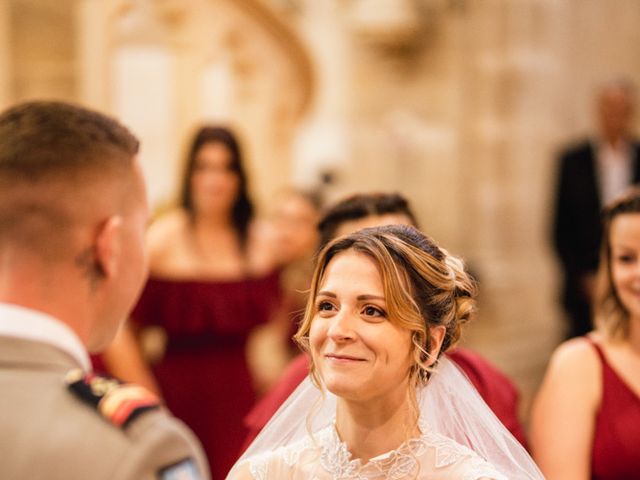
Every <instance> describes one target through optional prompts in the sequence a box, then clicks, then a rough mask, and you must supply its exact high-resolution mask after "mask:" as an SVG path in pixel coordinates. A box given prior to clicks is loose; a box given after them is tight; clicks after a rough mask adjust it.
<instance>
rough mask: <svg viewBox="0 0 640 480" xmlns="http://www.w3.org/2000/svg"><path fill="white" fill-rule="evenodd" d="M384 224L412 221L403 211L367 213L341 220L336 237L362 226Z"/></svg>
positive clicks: (401, 223)
mask: <svg viewBox="0 0 640 480" xmlns="http://www.w3.org/2000/svg"><path fill="white" fill-rule="evenodd" d="M384 225H413V222H412V221H411V219H410V218H409V217H408V216H406V215H405V214H404V213H384V214H382V215H369V216H368V217H363V218H357V219H355V220H347V221H345V222H342V223H341V224H340V226H339V227H338V228H337V230H336V237H339V236H341V235H348V234H350V233H353V232H357V231H358V230H362V229H363V228H369V227H382V226H384Z"/></svg>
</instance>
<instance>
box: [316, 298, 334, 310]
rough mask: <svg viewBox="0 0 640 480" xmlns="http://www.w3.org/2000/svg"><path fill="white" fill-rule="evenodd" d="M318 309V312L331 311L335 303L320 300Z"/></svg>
mask: <svg viewBox="0 0 640 480" xmlns="http://www.w3.org/2000/svg"><path fill="white" fill-rule="evenodd" d="M316 310H317V311H318V312H329V311H331V310H333V304H332V303H331V302H327V301H324V300H323V301H320V302H318V304H317V305H316Z"/></svg>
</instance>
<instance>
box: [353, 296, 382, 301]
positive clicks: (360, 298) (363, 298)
mask: <svg viewBox="0 0 640 480" xmlns="http://www.w3.org/2000/svg"><path fill="white" fill-rule="evenodd" d="M356 300H385V298H384V297H381V296H380V295H358V296H357V297H356Z"/></svg>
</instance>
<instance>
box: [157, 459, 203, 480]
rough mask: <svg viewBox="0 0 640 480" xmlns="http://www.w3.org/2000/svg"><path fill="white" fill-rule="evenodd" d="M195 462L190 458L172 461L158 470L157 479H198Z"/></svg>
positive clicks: (198, 474) (199, 477)
mask: <svg viewBox="0 0 640 480" xmlns="http://www.w3.org/2000/svg"><path fill="white" fill-rule="evenodd" d="M201 478H202V477H201V476H200V473H199V472H198V468H197V467H196V464H195V463H194V462H193V460H191V459H190V458H187V459H186V460H182V461H181V462H178V463H174V464H173V465H169V466H168V467H165V468H163V469H162V470H160V471H159V472H158V479H159V480H200V479H201Z"/></svg>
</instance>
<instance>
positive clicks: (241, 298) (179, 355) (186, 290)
mask: <svg viewBox="0 0 640 480" xmlns="http://www.w3.org/2000/svg"><path fill="white" fill-rule="evenodd" d="M252 217H253V206H252V203H251V201H250V199H249V196H248V193H247V179H246V176H245V172H244V169H243V166H242V160H241V154H240V149H239V146H238V142H237V141H236V139H235V137H234V135H233V134H232V133H231V132H230V131H229V130H227V129H224V128H216V127H205V128H202V129H201V130H200V131H199V132H198V133H197V135H196V136H195V138H194V141H193V143H192V145H191V148H190V151H189V155H188V158H187V165H186V172H185V177H184V182H183V186H182V195H181V205H180V207H179V208H177V209H175V210H173V211H171V212H169V213H167V214H165V215H163V216H162V217H160V218H159V219H158V220H157V221H155V222H154V223H153V224H152V225H151V227H150V229H149V232H148V247H149V250H148V251H149V265H150V278H149V281H148V283H147V285H146V287H145V290H144V292H143V293H142V296H141V298H140V301H139V303H138V305H137V307H136V308H135V310H134V312H133V314H132V320H133V325H134V329H135V330H137V332H138V336H139V338H140V339H141V341H142V344H143V348H144V346H145V344H148V343H149V342H150V341H151V340H153V341H154V342H155V343H156V344H157V343H160V344H161V348H160V353H159V354H158V352H156V353H155V356H156V357H157V358H156V360H155V362H152V369H153V373H154V375H155V378H156V381H157V383H158V386H159V389H160V391H161V393H162V395H163V397H164V399H165V401H166V404H167V406H168V408H169V409H170V410H171V411H172V412H173V414H174V415H176V416H177V417H178V418H180V419H182V420H183V421H184V422H185V423H186V424H187V425H188V426H189V427H190V428H191V429H193V431H194V432H195V433H196V435H197V436H198V437H199V439H200V441H201V442H202V445H203V447H204V449H205V451H206V453H207V455H208V458H209V463H210V466H211V473H212V478H213V479H221V478H224V476H225V474H226V472H227V471H228V470H229V468H230V467H231V465H232V464H233V462H234V461H235V459H236V457H237V455H238V453H239V449H240V446H241V443H242V439H243V437H244V434H245V431H244V429H243V426H242V418H243V417H244V415H245V414H246V413H247V412H248V410H249V408H250V407H251V405H252V404H253V403H254V401H255V393H254V391H253V387H252V379H251V375H250V373H249V369H248V367H247V362H246V358H245V344H246V340H247V337H248V335H249V334H250V332H251V331H252V329H253V328H254V327H256V326H257V325H260V324H261V323H264V322H266V321H267V320H268V319H269V317H270V315H271V312H272V309H273V308H274V307H275V306H276V304H277V303H278V299H279V280H278V276H277V274H276V273H273V271H272V269H271V265H270V259H269V254H268V250H267V248H266V247H265V244H264V242H260V241H259V239H256V238H255V235H253V234H252V231H251V230H252V229H251V221H252ZM158 340H160V342H158ZM156 347H157V345H156ZM155 349H156V350H157V348H155Z"/></svg>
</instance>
